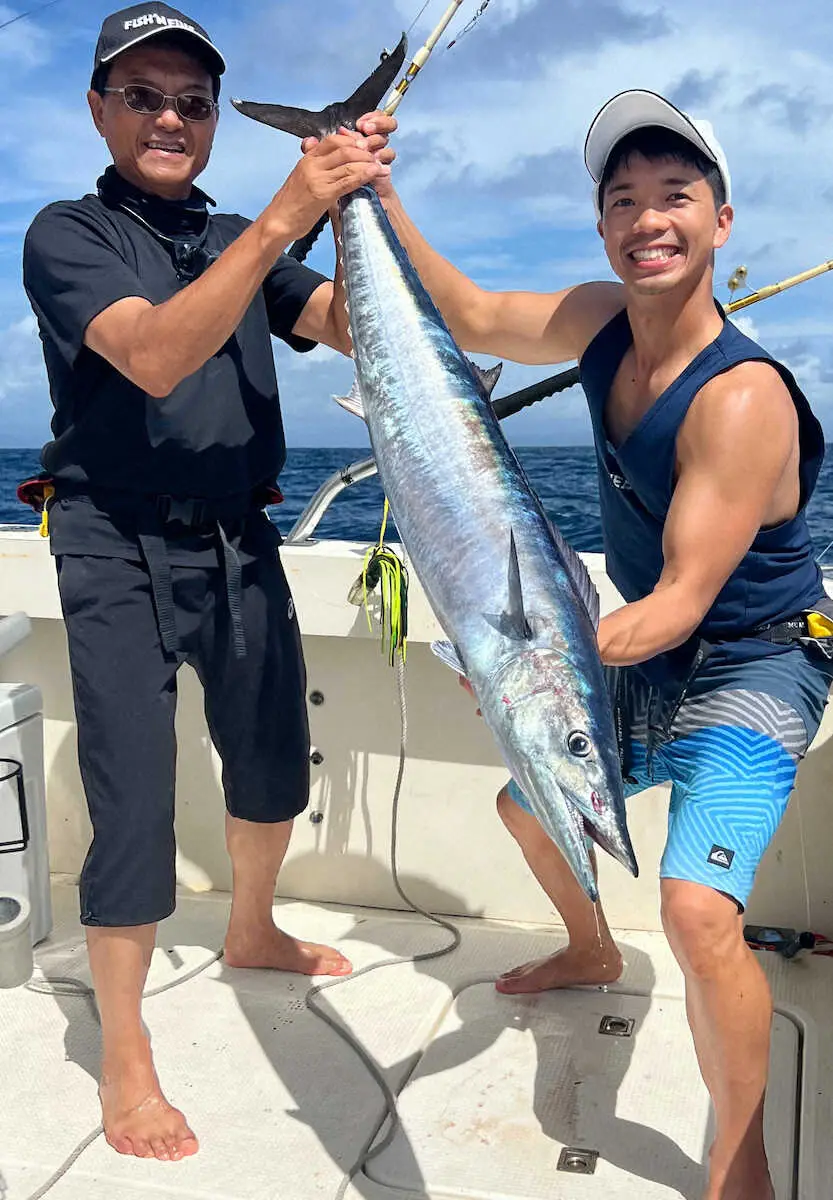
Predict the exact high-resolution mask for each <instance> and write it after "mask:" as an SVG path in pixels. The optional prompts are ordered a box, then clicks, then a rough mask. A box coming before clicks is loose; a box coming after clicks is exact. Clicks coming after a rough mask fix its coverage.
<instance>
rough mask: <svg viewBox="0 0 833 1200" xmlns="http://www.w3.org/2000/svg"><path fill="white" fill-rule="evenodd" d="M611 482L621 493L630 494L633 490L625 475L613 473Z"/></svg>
mask: <svg viewBox="0 0 833 1200" xmlns="http://www.w3.org/2000/svg"><path fill="white" fill-rule="evenodd" d="M610 482H611V483H612V484H613V486H614V487H615V488H617V489H618V490H619V491H620V492H629V491H630V490H631V485H630V484H629V483H628V481H627V479H625V476H624V475H614V474H613V472H611V473H610Z"/></svg>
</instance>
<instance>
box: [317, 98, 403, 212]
mask: <svg viewBox="0 0 833 1200" xmlns="http://www.w3.org/2000/svg"><path fill="white" fill-rule="evenodd" d="M397 128H398V125H397V122H396V118H395V117H389V116H388V115H387V114H386V113H383V112H378V111H377V112H372V113H367V114H366V115H365V116H363V117H360V118H359V120H358V121H357V122H356V128H355V129H354V130H351V129H345V128H344V127H343V126H342V128H341V129H339V131H338V133H337V134H336V135H335V136H336V137H339V138H349V139H350V141H351V142H352V144H353V145H354V146H355V147H356V149H358V150H362V151H364V152H365V153H367V154H369V155H371V156H372V158H373V159H374V161H375V162H377V163H378V164H379V167H380V168H382V170H380V172H379V173H378V175H377V176H376V177H375V178H374V179H371V180H368V181H367V182H370V183H372V184H373V186H374V187H375V188H376V191H377V192H378V193H379V195H380V196H381V197H385V196H388V195H390V194H391V192H392V191H393V187H392V185H391V182H390V167H391V163H392V162H393V160H394V159H395V158H396V151H395V150H392V149H391V148H390V146H389V145H388V141H389V139H390V136H391V134H392V133H395V132H396V130H397ZM326 141H329V138H325V142H326ZM322 144H323V143H322V142H320V141H319V140H318V138H314V137H309V138H304V140H303V141H302V142H301V149H302V150H303V152H304V155H305V156H306V155H309V154H311V153H313V152H314V151H315V150H316V149H317V148H318V147H320V146H321V145H322ZM359 186H360V185H359V184H356V187H359ZM348 190H349V189H348ZM345 194H346V193H345V192H341V193H340V195H345ZM336 199H338V197H336Z"/></svg>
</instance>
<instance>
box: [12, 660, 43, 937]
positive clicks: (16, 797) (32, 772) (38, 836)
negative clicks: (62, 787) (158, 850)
mask: <svg viewBox="0 0 833 1200" xmlns="http://www.w3.org/2000/svg"><path fill="white" fill-rule="evenodd" d="M4 896H6V897H8V896H18V897H23V898H24V899H26V900H28V902H29V906H30V908H31V916H30V930H31V936H32V944H33V945H35V944H37V943H38V942H40V941H42V940H43V939H44V938H45V937H46V936H47V934H48V933H49V931H50V930H51V928H52V901H51V897H50V891H49V852H48V849H47V840H46V788H45V786H44V771H43V701H42V698H41V693H40V690H39V689H38V688H36V687H32V686H31V685H30V684H25V683H0V897H4Z"/></svg>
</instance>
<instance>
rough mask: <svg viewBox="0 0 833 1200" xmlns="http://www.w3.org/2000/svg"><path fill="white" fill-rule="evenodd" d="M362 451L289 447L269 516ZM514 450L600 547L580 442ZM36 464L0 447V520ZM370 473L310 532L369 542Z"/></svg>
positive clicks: (823, 529) (578, 529) (827, 532)
mask: <svg viewBox="0 0 833 1200" xmlns="http://www.w3.org/2000/svg"><path fill="white" fill-rule="evenodd" d="M368 453H369V451H366V450H363V449H362V448H356V447H352V448H349V449H326V450H313V449H308V450H305V449H291V450H289V451H288V453H287V461H286V466H285V468H284V470H283V472H282V474H281V478H280V483H281V489H282V491H283V494H284V496H285V502H284V503H283V504H281V505H277V506H275V507H274V508H272V509H270V516H271V517H272V519H273V520H274V521H275V523H276V524H277V525H278V527H279V528H280V529H281V530H282V531H283V532H284V533H288V532H289V530H290V529H291V527H292V525H293V524H294V523H295V521H296V519H297V518H298V516H299V515H300V513H301V512H302V511H303V509H304V507H305V506H306V504H307V502H308V501H309V499H310V498H311V497H312V495H313V493H314V492H315V491H316V489H317V488H318V487H319V486H320V484H322V483H323V482H324V480H325V479H326V478H327V477H328V476H329V475H332V474H333V472H335V471H338V470H340V469H341V468H342V467H344V466H346V465H348V464H349V463H352V462H357V461H359V460H360V459H362V458H365V457H367V455H368ZM517 454H518V457H519V458H520V460H521V462H522V464H523V466H524V469H525V470H526V472H527V474H528V476H529V479H530V481H531V483H532V486H533V487H534V488H535V489H536V491H537V492H538V495H539V496H540V498H541V502H542V504H543V505H544V508H545V509H546V511H547V513H548V514H549V515H550V517H551V518H552V519H553V521H554V522H555V523H556V525H557V526H558V528H559V529H560V530H561V532H562V533H563V534H564V536H565V537H566V538H567V540H568V541H569V542H570V543H571V544H572V545H573V546H574V547H575V549H577V550H584V551H600V550H601V548H602V536H601V527H600V524H599V500H598V492H597V489H596V473H595V469H594V462H593V451H592V449H591V448H590V447H586V446H574V447H570V446H530V447H520V448H517ZM39 469H40V462H39V452H38V451H37V450H0V524H10V523H11V524H16V525H37V524H38V518H37V517H36V516H35V514H34V513H33V512H32V510H31V509H29V508H27V507H26V505H24V504H21V503H20V502H19V501H18V499H17V496H16V495H15V489H16V487H17V484H18V483H19V482H20V480H22V479H26V478H27V477H28V476H30V475H35V474H36V473H37V472H38V471H39ZM382 501H383V495H382V489H381V487H380V486H379V482H378V479H376V478H375V477H374V478H373V479H366V480H364V481H363V482H362V483H357V484H354V485H353V487H351V488H348V489H347V490H346V491H344V492H342V493H341V495H340V496H338V497H337V498H336V499H335V501H334V502H333V503H332V505H331V506H330V508H329V509H328V511H327V513H326V515H325V517H324V519H323V520H322V521H321V523H320V525H319V526H318V529H317V530H316V533H315V536H316V537H317V538H336V539H347V540H350V541H358V542H374V541H375V540H376V538H377V537H378V535H379V523H380V520H381V517H382ZM807 517H808V521H809V524H810V532H811V533H812V536H813V539H814V542H815V545H816V550H817V553H818V554H822V553H823V552H824V551H825V550H827V553H826V554H825V555H824V561H825V562H827V561H831V560H833V549H828V547H829V544H830V543H831V542H833V454H830V453H828V458H827V459H826V461H825V463H824V465H823V467H822V470H821V474H820V476H819V482H818V485H817V487H816V491H815V493H814V495H813V498H812V500H811V501H810V505H809V507H808V511H807Z"/></svg>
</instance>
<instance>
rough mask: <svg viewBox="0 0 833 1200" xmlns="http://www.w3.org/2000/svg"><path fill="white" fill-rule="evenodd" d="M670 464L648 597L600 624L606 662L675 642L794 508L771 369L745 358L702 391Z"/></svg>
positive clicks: (793, 468)
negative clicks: (660, 560)
mask: <svg viewBox="0 0 833 1200" xmlns="http://www.w3.org/2000/svg"><path fill="white" fill-rule="evenodd" d="M677 467H678V477H677V484H676V487H675V489H674V497H673V500H672V503H671V507H670V509H669V511H668V516H667V518H666V522H665V531H664V538H663V555H664V560H665V565H664V567H663V571H662V574H661V576H660V578H659V581H658V583H657V585H656V587H655V589H654V591H653V592H652V593H651V595H650V596H646V597H645V599H643V600H638V601H636V602H635V603H633V604H626V605H625V606H624V607H623V608H620V609H618V610H617V611H616V612H613V613H611V614H610V615H609V616H607V617H604V618H603V619H602V621H601V622H600V624H599V650H600V653H601V656H602V660H603V662H605V663H609V664H611V665H617V666H627V665H629V664H631V663H638V662H644V661H645V660H646V659H649V658H653V657H654V655H656V654H660V653H662V652H663V651H664V650H670V649H672V648H673V647H674V646H679V645H680V644H681V643H682V642H684V641H685V640H686V638H688V637H690V636H691V634H692V633H693V632H694V631H695V630H696V629H697V627H698V625H700V623H701V622H702V620H703V618H704V617H705V616H706V614H707V612H708V611H709V609H710V608H711V606H712V604H713V603H714V601H715V599H716V597H717V595H718V593H719V592H720V590H721V589H722V587H723V586H724V584H725V583H726V581H727V579H728V578H729V576H730V575H731V574H732V572H733V571H734V569H735V567H737V565H738V563H739V562H740V560H741V559H742V558H743V556H744V554H746V552H747V550H748V549H749V547H750V546H751V544H752V542H753V541H754V539H755V536H756V534H757V533H758V530H759V529H760V528H761V527H762V526H767V525H774V524H777V523H778V522H780V521H783V520H787V519H789V518H790V517H792V516H794V515H795V512H796V511H797V508H798V503H799V483H798V421H797V417H796V413H795V406H794V404H793V402H792V398H791V397H790V394H789V392H788V391H787V388H786V386H785V385H784V383H783V382H782V380H781V379H780V377H779V376H778V375H777V373H776V372H775V371H774V370H773V368H772V367H769V366H767V365H765V364H763V363H743V364H741V365H740V366H738V367H735V368H734V369H733V370H732V371H730V372H728V373H727V374H725V375H721V376H718V377H717V378H716V379H713V380H711V381H710V382H709V383H708V384H707V385H706V387H705V388H703V390H702V391H701V393H700V394H699V396H698V397H697V399H696V400H695V402H694V404H693V405H692V407H691V409H690V410H689V414H688V416H687V417H686V420H685V422H684V423H683V426H682V429H681V430H680V433H679V436H678V439H677Z"/></svg>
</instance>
